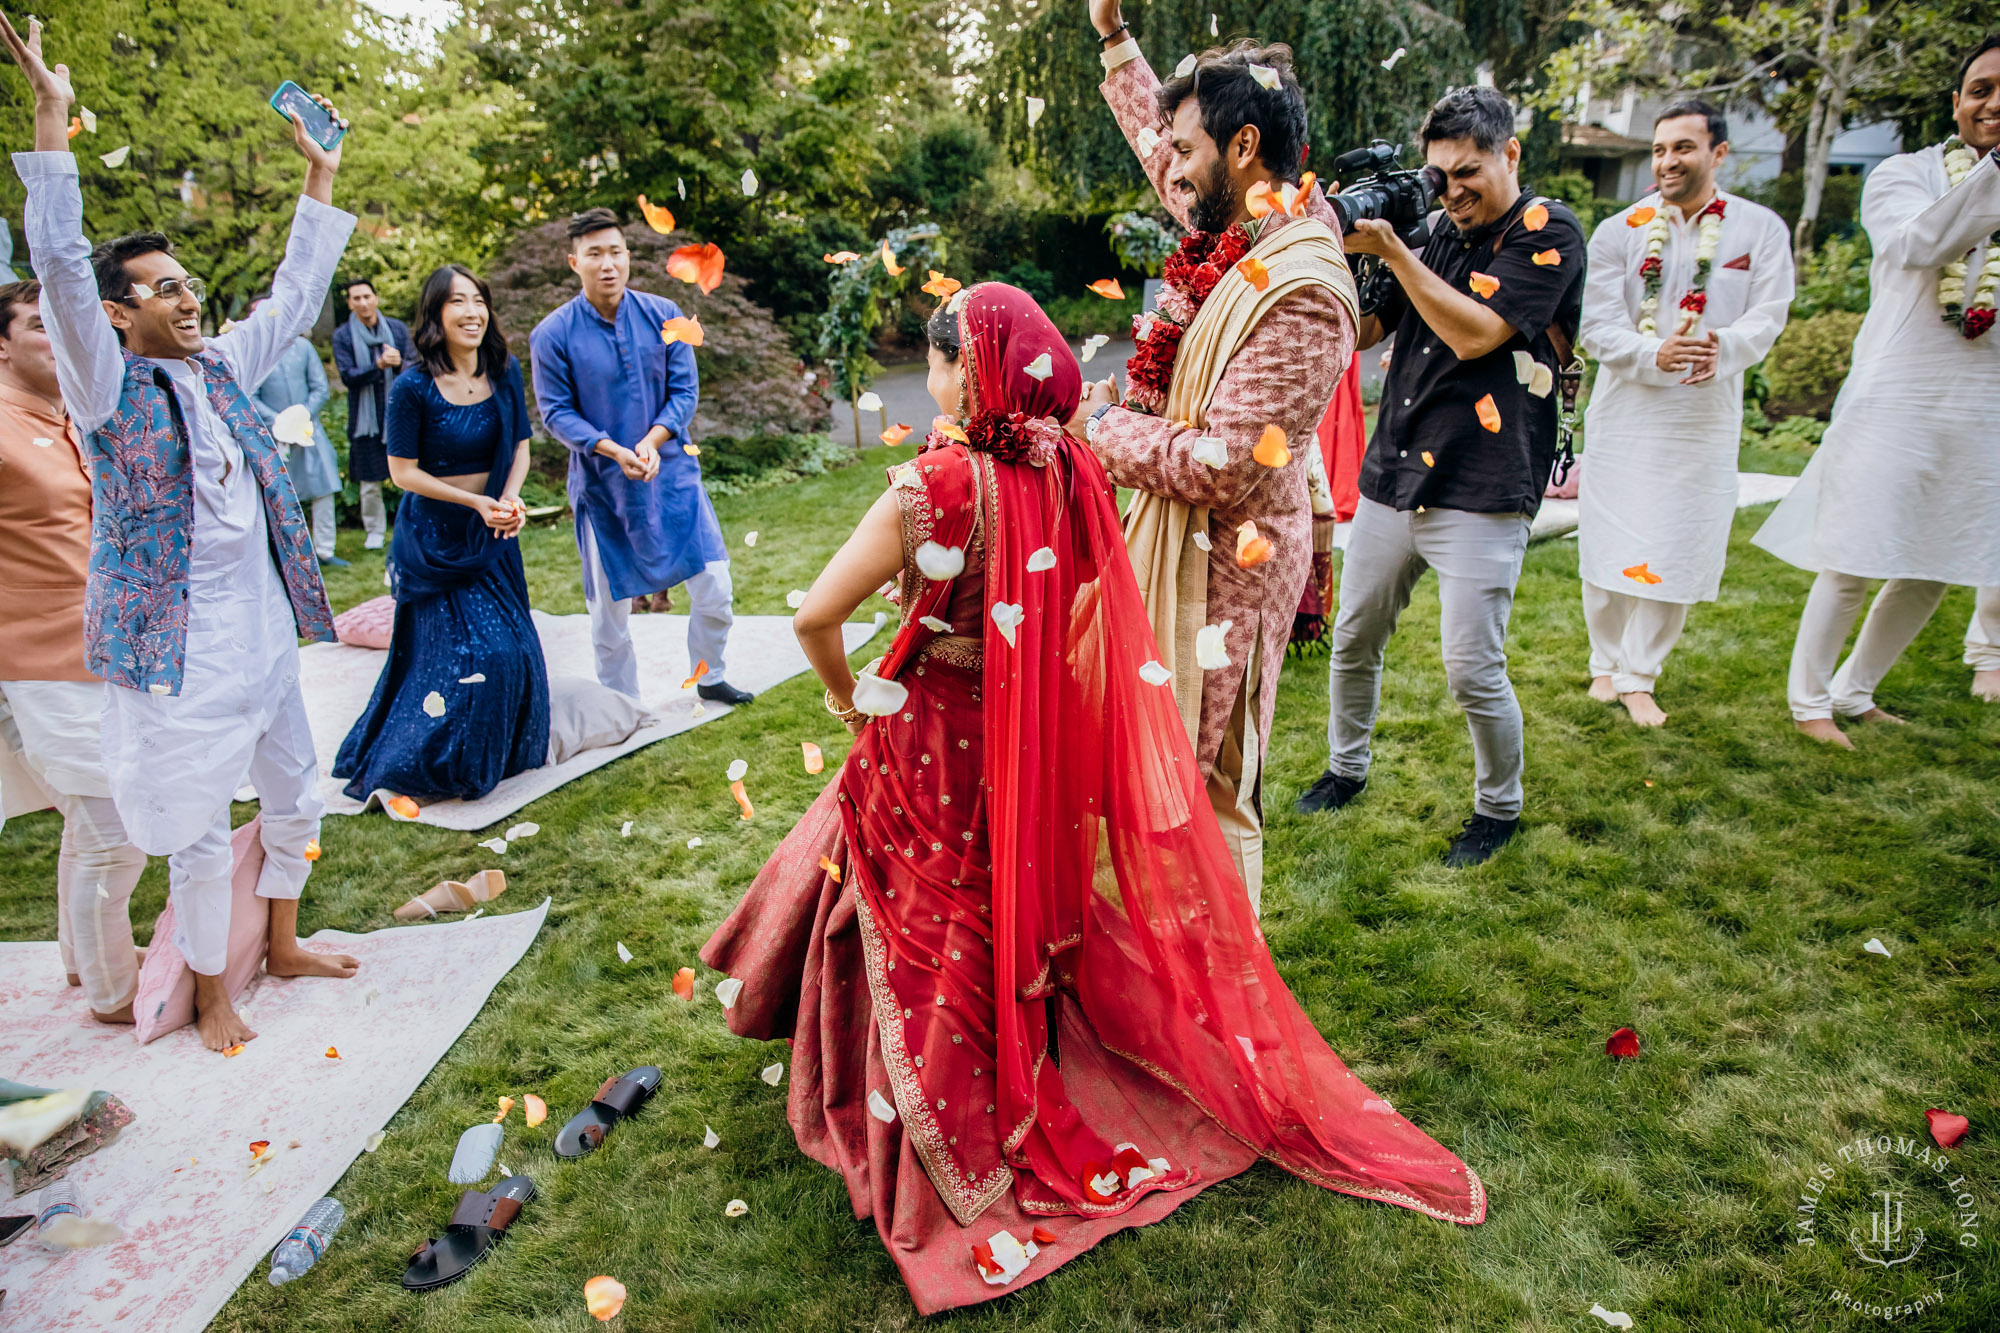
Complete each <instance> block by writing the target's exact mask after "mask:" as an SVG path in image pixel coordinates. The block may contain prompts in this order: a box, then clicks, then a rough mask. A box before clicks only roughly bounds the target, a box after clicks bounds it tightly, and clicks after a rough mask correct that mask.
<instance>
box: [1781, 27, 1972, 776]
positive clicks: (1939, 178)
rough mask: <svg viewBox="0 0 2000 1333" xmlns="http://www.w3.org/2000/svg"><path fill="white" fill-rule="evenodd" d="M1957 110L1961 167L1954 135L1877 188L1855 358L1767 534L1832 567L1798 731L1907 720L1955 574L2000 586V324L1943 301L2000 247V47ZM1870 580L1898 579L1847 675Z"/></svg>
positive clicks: (1809, 605) (1872, 617)
mask: <svg viewBox="0 0 2000 1333" xmlns="http://www.w3.org/2000/svg"><path fill="white" fill-rule="evenodd" d="M1952 110H1953V118H1954V120H1955V121H1956V122H1957V125H1958V139H1959V141H1960V143H1961V144H1962V146H1963V148H1964V150H1966V151H1964V152H1958V151H1954V154H1953V156H1954V160H1953V161H1952V162H1950V163H1948V162H1947V155H1946V149H1945V146H1944V145H1937V144H1933V145H1932V146H1930V147H1928V148H1922V149H1919V150H1918V151H1916V152H1914V153H1903V154H1899V155H1898V156H1896V157H1892V158H1890V159H1888V160H1887V161H1885V162H1884V163H1882V165H1881V166H1879V167H1877V168H1875V170H1874V172H1873V173H1871V174H1870V175H1869V177H1868V182H1867V184H1866V185H1865V186H1863V188H1862V192H1861V221H1862V224H1863V225H1864V226H1866V227H1867V229H1868V239H1869V241H1870V242H1871V243H1872V244H1873V246H1874V249H1875V259H1874V262H1873V264H1872V265H1870V267H1869V274H1868V276H1869V282H1870V286H1871V300H1870V303H1869V307H1868V316H1867V318H1866V319H1865V320H1864V321H1863V323H1862V325H1861V333H1860V335H1859V336H1858V337H1856V338H1855V340H1854V360H1853V368H1852V369H1851V370H1850V371H1849V372H1848V376H1847V383H1846V384H1845V385H1844V386H1843V387H1842V389H1841V392H1840V397H1839V399H1838V400H1837V401H1836V402H1835V403H1834V408H1833V421H1832V424H1831V425H1829V426H1828V428H1827V432H1826V437H1825V439H1824V440H1822V441H1821V443H1820V447H1819V450H1818V452H1817V453H1815V454H1814V455H1813V459H1812V462H1811V463H1810V464H1808V465H1807V467H1806V470H1805V473H1804V475H1803V476H1801V477H1800V478H1799V484H1798V486H1797V487H1796V488H1795V489H1794V490H1793V491H1792V493H1791V494H1790V495H1789V496H1787V497H1786V498H1785V500H1784V501H1783V502H1782V503H1780V504H1779V506H1778V508H1777V511H1776V512H1775V513H1773V514H1772V515H1771V517H1770V519H1769V521H1767V522H1766V523H1765V524H1764V527H1763V529H1762V531H1760V532H1759V533H1758V534H1757V537H1756V541H1757V544H1758V545H1759V546H1761V547H1763V548H1764V549H1765V550H1767V551H1770V552H1771V553H1772V554H1773V555H1776V556H1778V557H1779V558H1781V559H1783V560H1787V561H1789V562H1791V563H1792V564H1794V565H1797V566H1799V567H1800V568H1802V569H1810V570H1816V571H1818V574H1819V577H1818V578H1817V579H1815V580H1814V582H1813V587H1812V593H1811V595H1810V596H1808V597H1807V599H1806V606H1805V613H1804V615H1803V616H1802V617H1801V618H1800V621H1799V636H1798V642H1797V643H1796V645H1795V646H1794V647H1793V649H1792V669H1791V678H1790V684H1789V687H1788V693H1789V696H1790V703H1791V710H1792V718H1793V721H1794V723H1795V724H1796V725H1797V726H1798V728H1799V730H1800V731H1802V732H1805V733H1806V734H1807V735H1809V736H1812V737H1813V738H1814V739H1816V740H1823V741H1828V742H1830V743H1834V744H1840V745H1851V744H1852V742H1850V741H1849V740H1848V739H1847V738H1846V736H1844V735H1843V734H1842V733H1841V731H1840V728H1839V726H1838V725H1837V723H1836V722H1835V721H1834V718H1835V717H1836V716H1839V717H1850V718H1870V719H1879V720H1885V721H1896V720H1898V719H1895V718H1892V717H1890V715H1889V714H1888V713H1886V712H1884V711H1883V710H1882V709H1880V708H1878V707H1876V705H1875V697H1874V695H1875V687H1876V686H1877V685H1878V684H1880V683H1881V680H1882V677H1883V676H1885V675H1887V674H1888V671H1889V668H1890V667H1892V666H1894V665H1895V663H1896V659H1897V658H1899V657H1901V656H1902V654H1903V650H1904V649H1905V648H1907V647H1909V646H1910V644H1911V643H1912V642H1913V641H1914V640H1915V639H1916V637H1917V634H1918V632H1919V631H1921V630H1922V629H1923V627H1924V625H1925V623H1926V622H1927V621H1929V619H1930V617H1931V613H1932V612H1934V611H1936V610H1937V607H1938V603H1939V602H1940V601H1941V600H1943V598H1944V594H1945V589H1946V587H1947V586H1948V585H1950V584H1954V583H1959V584H1970V585H1973V586H1982V585H1986V586H1990V585H1993V584H2000V448H1995V447H1994V441H1993V431H1992V429H1991V427H1990V425H1989V424H1987V422H1986V420H1985V416H1984V413H1983V405H1984V402H1985V400H1986V399H1987V398H1988V397H1990V396H1991V393H1992V390H1993V388H1994V387H1995V386H1996V385H2000V332H1987V333H1984V334H1982V335H1981V336H1979V337H1977V338H1967V337H1966V336H1965V335H1964V333H1963V332H1962V331H1961V330H1960V328H1959V327H1958V326H1957V325H1955V324H1953V323H1949V322H1947V321H1946V320H1945V319H1944V318H1943V314H1944V310H1943V306H1942V305H1941V303H1940V301H1939V299H1938V280H1939V274H1940V270H1941V269H1942V268H1944V267H1945V266H1946V265H1948V264H1953V263H1955V262H1957V261H1960V260H1964V261H1966V263H1967V269H1966V272H1967V274H1968V277H1967V280H1966V283H1965V295H1966V298H1967V299H1968V300H1971V299H1972V298H1973V295H1974V290H1975V287H1976V285H1977V281H1978V275H1979V274H1980V272H1981V269H1982V267H1983V266H1984V265H1985V264H1986V262H1987V260H1988V259H1989V257H1991V255H1992V253H1993V250H1992V247H1993V246H1994V245H1995V244H2000V242H1995V241H1993V240H1992V239H1991V238H1992V237H1993V235H1994V233H1995V232H1996V231H2000V155H1996V146H2000V46H1995V47H1992V48H1989V49H1984V50H1982V51H1979V52H1977V53H1975V55H1974V57H1973V58H1972V59H1971V60H1969V61H1968V62H1967V63H1966V67H1965V70H1964V71H1963V74H1962V76H1961V78H1960V81H1959V88H1958V90H1957V91H1955V92H1954V93H1953V94H1952ZM1953 147H1954V150H1956V149H1957V148H1958V147H1959V145H1953ZM1954 176H1957V177H1958V179H1957V181H1956V183H1954V182H1953V179H1952V178H1953V177H1954ZM1870 579H1886V580H1888V582H1887V583H1886V584H1884V585H1883V588H1882V591H1881V592H1880V593H1879V594H1877V596H1876V598H1875V604H1874V606H1873V607H1872V608H1870V610H1869V612H1868V619H1867V621H1866V622H1865V623H1864V624H1863V625H1862V627H1861V634H1860V636H1859V638H1857V639H1856V640H1855V644H1854V651H1853V652H1852V653H1851V654H1850V655H1849V656H1848V658H1847V661H1846V662H1845V663H1844V664H1842V665H1841V666H1840V669H1839V671H1838V672H1836V671H1835V670H1834V664H1835V663H1836V662H1838V661H1839V659H1840V649H1841V645H1842V644H1844V643H1845V642H1846V641H1847V633H1848V631H1849V629H1851V628H1852V627H1853V625H1854V620H1855V617H1856V616H1857V615H1859V614H1860V611H1861V605H1862V602H1863V601H1864V600H1865V599H1866V597H1867V591H1868V589H1867V580H1870Z"/></svg>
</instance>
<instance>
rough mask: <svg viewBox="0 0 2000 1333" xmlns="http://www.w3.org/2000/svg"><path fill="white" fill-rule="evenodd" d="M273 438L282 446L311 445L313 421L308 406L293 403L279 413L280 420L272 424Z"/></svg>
mask: <svg viewBox="0 0 2000 1333" xmlns="http://www.w3.org/2000/svg"><path fill="white" fill-rule="evenodd" d="M271 438H272V439H274V440H276V441H278V442H279V443H280V444H311V443H312V439H313V419H312V413H310V412H308V411H306V405H305V404H304V403H293V404H292V405H291V406H290V407H288V408H286V409H285V410H284V411H282V412H280V413H278V419H277V420H276V421H273V422H272V423H271Z"/></svg>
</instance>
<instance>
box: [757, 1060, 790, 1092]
mask: <svg viewBox="0 0 2000 1333" xmlns="http://www.w3.org/2000/svg"><path fill="white" fill-rule="evenodd" d="M784 1076H785V1066H784V1064H783V1062H780V1063H778V1064H775V1065H766V1066H765V1067H764V1072H763V1073H761V1074H759V1075H757V1077H758V1078H761V1079H763V1080H764V1081H765V1082H766V1083H768V1084H770V1085H771V1086H772V1087H774V1088H775V1087H777V1086H778V1081H779V1080H780V1079H782V1078H784Z"/></svg>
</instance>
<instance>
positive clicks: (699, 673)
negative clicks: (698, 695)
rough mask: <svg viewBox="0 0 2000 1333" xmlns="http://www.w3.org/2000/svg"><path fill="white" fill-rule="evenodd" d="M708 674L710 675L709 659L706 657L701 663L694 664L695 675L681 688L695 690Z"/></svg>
mask: <svg viewBox="0 0 2000 1333" xmlns="http://www.w3.org/2000/svg"><path fill="white" fill-rule="evenodd" d="M707 674H708V659H707V658H706V657H704V658H702V659H701V660H700V661H699V662H696V663H695V664H694V674H693V675H691V676H689V677H688V678H687V679H686V680H684V681H682V682H681V688H682V689H684V690H691V689H693V688H694V687H695V686H697V685H699V684H701V678H702V677H703V676H706V675H707Z"/></svg>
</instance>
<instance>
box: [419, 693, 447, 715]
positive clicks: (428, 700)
mask: <svg viewBox="0 0 2000 1333" xmlns="http://www.w3.org/2000/svg"><path fill="white" fill-rule="evenodd" d="M424 712H426V713H428V714H430V715H431V716H432V717H443V716H444V696H443V695H442V694H439V693H438V692H437V691H436V690H432V691H431V692H430V693H429V694H426V695H425V696H424Z"/></svg>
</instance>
